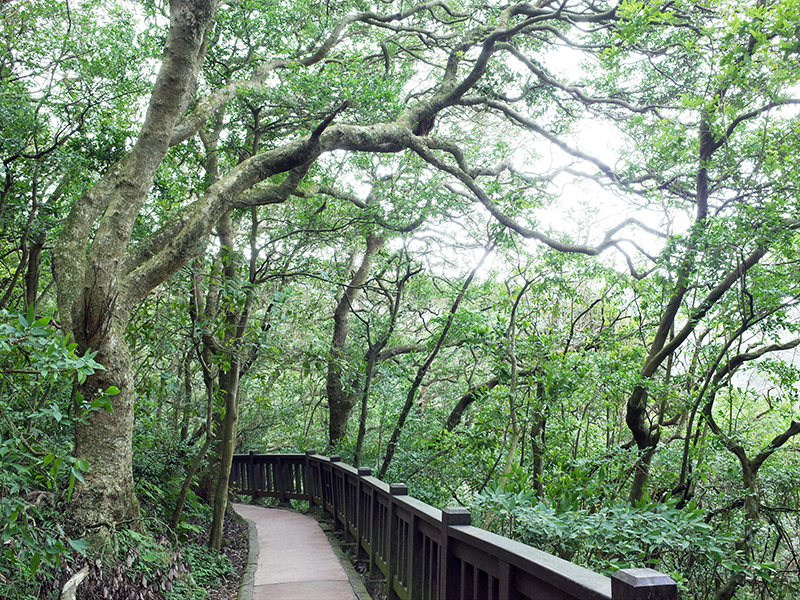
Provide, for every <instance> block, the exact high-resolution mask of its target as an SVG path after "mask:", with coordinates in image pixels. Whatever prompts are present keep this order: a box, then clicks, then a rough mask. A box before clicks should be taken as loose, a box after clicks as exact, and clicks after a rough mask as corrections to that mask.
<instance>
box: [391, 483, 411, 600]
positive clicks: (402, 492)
mask: <svg viewBox="0 0 800 600" xmlns="http://www.w3.org/2000/svg"><path fill="white" fill-rule="evenodd" d="M395 496H408V486H407V485H406V484H405V483H390V484H389V514H388V515H387V516H388V518H389V522H388V523H387V524H386V525H387V527H388V528H389V534H388V538H389V556H387V557H386V560H387V572H386V588H387V589H386V592H387V597H388V598H389V600H395V599H396V598H397V597H398V596H397V594H396V593H395V591H394V578H395V575H396V574H397V565H396V562H397V560H398V557H397V551H398V549H399V544H400V543H401V540H400V536H399V532H398V527H397V523H396V522H395V521H396V519H395V501H394V498H395Z"/></svg>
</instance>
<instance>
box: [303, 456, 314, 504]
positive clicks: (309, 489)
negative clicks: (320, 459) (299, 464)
mask: <svg viewBox="0 0 800 600" xmlns="http://www.w3.org/2000/svg"><path fill="white" fill-rule="evenodd" d="M316 453H317V451H316V450H306V460H305V462H304V463H303V492H304V493H305V495H306V496H308V507H309V508H311V507H313V506H314V488H315V485H314V482H313V480H314V469H312V468H311V457H312V456H314V455H315V454H316Z"/></svg>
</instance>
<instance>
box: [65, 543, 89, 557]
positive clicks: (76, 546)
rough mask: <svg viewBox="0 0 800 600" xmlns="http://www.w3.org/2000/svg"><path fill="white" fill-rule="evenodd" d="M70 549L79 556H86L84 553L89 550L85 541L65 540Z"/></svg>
mask: <svg viewBox="0 0 800 600" xmlns="http://www.w3.org/2000/svg"><path fill="white" fill-rule="evenodd" d="M67 542H68V543H69V545H70V546H72V549H73V550H75V551H76V552H80V553H81V554H86V551H87V550H88V549H89V542H87V541H86V540H67Z"/></svg>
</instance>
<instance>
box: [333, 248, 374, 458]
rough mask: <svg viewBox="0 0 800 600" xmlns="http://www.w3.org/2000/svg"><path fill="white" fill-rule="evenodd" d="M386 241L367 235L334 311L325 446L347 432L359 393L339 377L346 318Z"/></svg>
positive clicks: (336, 440)
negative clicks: (358, 263) (357, 262)
mask: <svg viewBox="0 0 800 600" xmlns="http://www.w3.org/2000/svg"><path fill="white" fill-rule="evenodd" d="M385 243H386V239H385V238H382V237H380V236H377V235H375V234H372V233H371V234H369V236H367V249H366V250H365V251H364V256H363V257H362V259H361V265H360V266H359V267H358V270H357V271H356V272H355V273H354V274H353V277H352V278H351V279H350V283H349V284H348V285H347V289H346V290H345V292H344V294H342V298H341V299H340V300H339V303H338V304H337V305H336V309H335V310H334V312H333V339H332V341H331V353H330V358H329V359H328V376H327V380H326V384H325V389H326V392H327V395H328V414H329V417H328V445H329V447H330V448H333V447H335V446H336V444H337V443H338V442H339V440H341V439H342V438H344V436H345V434H346V433H347V421H348V419H349V418H350V412H351V411H352V410H353V406H355V403H356V401H357V400H358V394H356V393H355V392H351V391H348V390H347V389H346V385H345V382H344V381H343V380H342V361H343V360H344V346H345V343H346V342H347V333H348V331H349V326H348V324H347V319H348V317H349V316H350V313H351V312H352V310H353V302H355V300H356V298H357V297H358V295H359V294H360V293H361V286H362V285H364V282H365V281H366V280H367V277H368V276H369V272H370V269H372V257H373V256H375V254H376V253H377V252H378V251H380V249H381V248H383V245H384V244H385Z"/></svg>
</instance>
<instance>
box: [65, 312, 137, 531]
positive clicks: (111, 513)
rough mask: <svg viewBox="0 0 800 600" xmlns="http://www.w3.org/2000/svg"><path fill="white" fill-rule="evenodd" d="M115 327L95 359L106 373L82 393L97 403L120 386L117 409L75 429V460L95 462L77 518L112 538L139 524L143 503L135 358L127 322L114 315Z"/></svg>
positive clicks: (77, 499)
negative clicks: (136, 444)
mask: <svg viewBox="0 0 800 600" xmlns="http://www.w3.org/2000/svg"><path fill="white" fill-rule="evenodd" d="M109 317H110V318H109V321H110V322H109V323H108V324H107V330H106V332H105V335H104V339H103V342H102V344H101V345H100V346H99V348H98V353H97V356H96V357H95V360H97V361H98V362H100V363H101V364H103V365H105V367H106V370H105V371H100V372H98V373H97V374H96V375H94V376H92V377H89V378H88V379H87V380H86V382H85V383H84V384H83V385H82V386H80V388H79V391H80V393H81V395H82V396H83V399H84V401H85V402H91V401H92V400H94V399H95V398H96V397H98V396H99V395H100V393H102V392H103V391H105V390H107V389H108V388H109V387H110V386H112V385H113V386H116V387H117V388H118V389H119V394H117V395H116V396H113V397H112V398H111V400H112V401H113V409H114V410H113V411H106V410H93V411H91V412H90V413H89V414H88V416H87V417H86V419H85V420H78V421H77V422H76V425H75V456H76V457H77V458H79V459H81V460H85V461H87V462H88V464H89V470H88V471H86V472H85V473H84V480H85V485H78V486H76V488H75V493H74V494H73V496H72V506H71V510H72V516H73V518H75V519H76V520H77V521H78V524H79V526H80V527H82V528H85V529H86V531H87V533H88V534H92V533H97V534H100V536H101V537H102V536H104V535H106V534H108V533H109V532H110V531H113V530H115V529H116V528H117V527H118V526H120V525H122V524H125V525H133V526H134V527H136V526H137V522H138V520H139V502H138V500H137V499H136V494H135V491H134V482H133V466H132V449H131V443H132V436H133V406H134V401H135V399H136V392H135V390H134V387H133V375H132V371H131V364H130V361H131V358H130V354H129V352H128V346H127V345H126V344H125V340H124V332H125V327H126V325H127V319H121V318H118V317H116V316H110V315H109Z"/></svg>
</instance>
